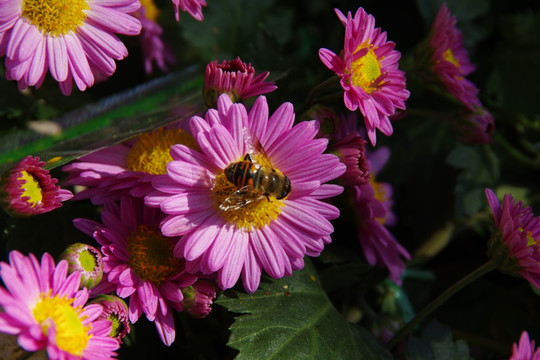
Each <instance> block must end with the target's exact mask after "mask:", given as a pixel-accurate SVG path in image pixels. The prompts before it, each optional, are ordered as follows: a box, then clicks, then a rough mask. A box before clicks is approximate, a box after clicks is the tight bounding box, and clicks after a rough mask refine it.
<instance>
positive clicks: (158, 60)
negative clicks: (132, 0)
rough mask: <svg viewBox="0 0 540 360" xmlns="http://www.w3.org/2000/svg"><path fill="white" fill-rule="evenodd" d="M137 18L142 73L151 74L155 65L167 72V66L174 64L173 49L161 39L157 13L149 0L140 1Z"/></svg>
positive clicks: (161, 33)
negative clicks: (142, 61)
mask: <svg viewBox="0 0 540 360" xmlns="http://www.w3.org/2000/svg"><path fill="white" fill-rule="evenodd" d="M141 4H142V6H141V7H140V8H139V10H138V11H137V13H136V15H137V18H138V19H139V20H140V22H141V25H142V30H141V35H140V39H141V46H142V53H143V57H144V71H145V72H146V74H147V75H148V74H151V73H152V70H153V66H154V65H156V66H157V67H158V68H159V69H160V70H161V71H163V72H168V71H169V65H175V64H176V57H175V55H174V50H173V48H172V47H171V46H170V45H169V44H167V43H166V42H165V40H164V39H163V37H162V35H163V29H162V28H161V26H160V25H159V23H158V22H157V16H158V14H159V11H158V9H157V7H156V5H155V4H154V3H153V2H152V1H151V0H146V1H145V0H143V1H141Z"/></svg>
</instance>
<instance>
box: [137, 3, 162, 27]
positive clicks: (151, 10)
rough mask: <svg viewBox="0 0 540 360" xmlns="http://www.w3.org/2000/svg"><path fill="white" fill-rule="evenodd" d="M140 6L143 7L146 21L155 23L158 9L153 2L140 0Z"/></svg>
mask: <svg viewBox="0 0 540 360" xmlns="http://www.w3.org/2000/svg"><path fill="white" fill-rule="evenodd" d="M141 5H142V6H143V7H144V10H145V15H146V18H147V19H148V20H152V21H153V22H157V20H158V16H159V9H158V8H157V6H156V4H155V3H154V1H153V0H141Z"/></svg>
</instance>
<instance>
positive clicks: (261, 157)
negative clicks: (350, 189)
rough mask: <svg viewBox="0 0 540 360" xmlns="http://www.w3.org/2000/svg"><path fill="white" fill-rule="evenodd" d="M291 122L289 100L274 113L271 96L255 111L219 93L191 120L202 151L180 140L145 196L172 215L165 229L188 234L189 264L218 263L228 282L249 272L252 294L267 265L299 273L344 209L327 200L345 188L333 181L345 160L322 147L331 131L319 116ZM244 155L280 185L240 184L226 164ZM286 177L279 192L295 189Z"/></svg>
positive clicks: (179, 248)
mask: <svg viewBox="0 0 540 360" xmlns="http://www.w3.org/2000/svg"><path fill="white" fill-rule="evenodd" d="M293 123H294V112H293V108H292V104H290V103H284V104H282V105H281V106H280V107H279V108H278V109H277V110H276V111H275V112H274V113H273V114H272V115H271V116H270V117H269V112H268V104H267V101H266V98H265V97H264V96H260V97H259V98H257V100H256V101H255V103H254V104H253V107H252V109H251V110H250V111H249V113H248V111H247V110H246V108H245V106H244V105H243V104H240V103H237V104H233V103H232V101H231V99H230V98H229V96H227V95H221V96H220V97H219V99H218V105H217V109H210V110H208V112H207V113H206V116H205V118H204V119H203V118H201V117H198V116H195V117H193V118H192V119H191V127H192V133H193V134H196V138H197V142H198V144H199V147H200V148H201V151H200V152H199V151H196V150H193V149H192V148H188V147H186V146H184V145H175V146H173V147H172V148H171V156H172V157H173V159H174V160H173V161H171V162H170V163H169V164H168V165H167V169H168V174H167V176H159V177H157V178H155V180H154V181H153V182H152V184H153V185H154V187H155V188H156V189H157V191H156V192H154V193H150V194H149V195H147V196H146V198H145V202H146V203H147V204H148V205H150V206H160V207H161V209H162V210H163V211H164V212H165V213H167V214H168V216H167V217H166V218H165V219H164V221H163V222H162V223H161V230H162V232H163V234H164V235H166V236H182V237H181V238H180V240H179V241H178V243H177V244H176V247H175V249H174V253H175V255H176V256H178V257H185V259H186V261H187V265H186V266H187V267H188V269H190V271H200V272H202V273H203V274H211V273H214V272H216V271H217V279H218V285H219V286H220V288H222V289H227V288H230V287H232V286H233V285H234V284H235V283H236V282H237V280H238V279H239V277H240V274H242V280H243V283H244V288H245V289H246V290H247V291H248V292H254V291H255V290H256V289H257V287H258V286H259V282H260V277H261V271H262V270H263V269H264V271H266V273H268V275H270V276H271V277H273V278H281V277H283V276H285V275H291V274H292V271H293V270H296V269H301V268H303V266H304V261H303V258H304V255H306V254H307V255H310V256H318V255H319V254H320V252H321V251H322V250H323V248H324V245H325V244H326V243H329V242H330V241H331V238H330V234H331V233H332V232H333V227H332V225H331V223H330V221H329V220H331V219H335V218H337V217H338V216H339V211H338V210H337V208H335V207H334V206H332V205H329V204H327V203H325V202H323V201H321V200H322V199H326V198H329V197H332V196H336V195H338V194H339V193H341V192H342V188H341V187H340V186H337V185H331V184H325V183H326V182H327V181H330V180H332V179H335V178H336V177H339V176H340V175H341V174H342V173H343V172H344V171H345V165H343V164H341V163H340V162H339V160H338V158H337V157H336V156H334V155H331V154H324V153H323V152H324V151H325V150H326V146H327V143H328V140H327V139H314V137H315V135H316V134H317V133H318V131H319V127H318V122H316V121H306V122H301V123H299V124H297V125H295V126H293ZM256 139H258V140H259V141H260V146H257V145H258V144H259V143H258V142H257V141H255V140H256ZM262 149H264V150H265V152H263V151H262ZM241 161H243V162H244V163H243V165H249V167H250V169H251V170H249V173H251V174H253V172H256V171H258V170H261V169H262V172H261V173H260V174H261V175H264V174H266V175H268V176H272V177H273V180H272V183H273V184H274V185H276V186H275V187H274V186H273V187H274V191H267V190H268V188H265V187H262V186H257V187H254V186H253V184H252V185H249V182H248V181H246V183H245V184H241V182H242V181H241V180H242V177H241V176H239V175H240V173H238V174H237V175H235V176H234V179H232V180H233V181H235V183H236V185H235V183H233V182H231V181H230V180H228V177H227V175H226V174H225V170H226V169H229V170H230V169H231V167H234V166H235V165H236V164H237V162H241ZM250 163H251V164H250ZM246 169H247V168H246ZM276 178H277V179H276ZM287 179H288V184H289V185H290V186H288V188H289V190H290V192H288V193H287V191H285V193H286V195H285V196H283V195H284V194H283V192H282V191H278V192H279V194H276V192H275V190H277V189H286V188H287V186H286V184H287ZM277 180H279V181H277ZM243 185H246V186H243ZM266 185H268V184H266Z"/></svg>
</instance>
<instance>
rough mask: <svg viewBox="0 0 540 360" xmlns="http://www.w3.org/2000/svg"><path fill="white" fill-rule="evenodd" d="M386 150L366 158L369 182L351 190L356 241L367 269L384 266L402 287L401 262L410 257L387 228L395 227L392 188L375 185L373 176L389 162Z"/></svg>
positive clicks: (391, 277) (402, 269)
mask: <svg viewBox="0 0 540 360" xmlns="http://www.w3.org/2000/svg"><path fill="white" fill-rule="evenodd" d="M389 156H390V152H389V150H388V148H380V149H378V150H377V151H375V152H374V153H372V154H370V155H368V161H369V166H370V175H371V176H370V181H369V182H368V183H366V184H364V185H360V186H354V187H352V192H353V195H354V203H355V207H356V214H357V215H356V216H357V222H358V238H359V240H360V245H361V246H362V249H363V250H364V255H365V257H366V260H367V262H368V263H369V264H370V265H373V266H375V265H377V266H384V267H386V268H387V269H388V271H389V273H390V279H391V280H392V281H394V282H395V283H397V284H398V285H399V284H401V274H402V273H403V271H404V270H405V262H404V261H403V258H405V259H407V260H408V259H410V258H411V256H410V255H409V253H408V252H407V250H406V249H405V248H403V247H402V246H401V245H400V244H399V243H398V242H397V240H396V239H395V238H394V236H393V235H392V234H391V233H390V231H388V229H387V228H386V227H387V226H392V225H395V223H396V216H395V214H394V213H393V212H392V205H393V201H392V186H391V185H390V184H387V183H380V182H377V181H376V174H377V173H378V172H379V171H380V170H381V169H382V167H383V166H384V165H385V164H386V162H387V161H388V158H389Z"/></svg>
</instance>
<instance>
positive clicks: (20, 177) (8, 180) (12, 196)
mask: <svg viewBox="0 0 540 360" xmlns="http://www.w3.org/2000/svg"><path fill="white" fill-rule="evenodd" d="M44 166H45V162H43V161H40V160H39V157H32V156H30V155H28V156H27V157H25V158H24V159H22V160H21V161H20V162H19V163H18V164H17V165H15V166H14V167H13V168H11V169H10V170H8V171H7V172H6V173H5V174H3V175H2V180H1V182H0V204H1V205H2V207H3V208H4V210H6V212H8V213H9V214H10V215H12V216H31V215H38V214H43V213H46V212H49V211H51V210H54V209H56V208H58V207H60V206H62V201H66V200H69V199H71V198H72V197H73V194H72V193H71V192H70V191H69V190H65V189H62V188H60V186H58V185H56V183H57V182H58V179H55V178H52V177H51V175H50V174H49V171H48V170H45V169H44V168H43V167H44Z"/></svg>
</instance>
